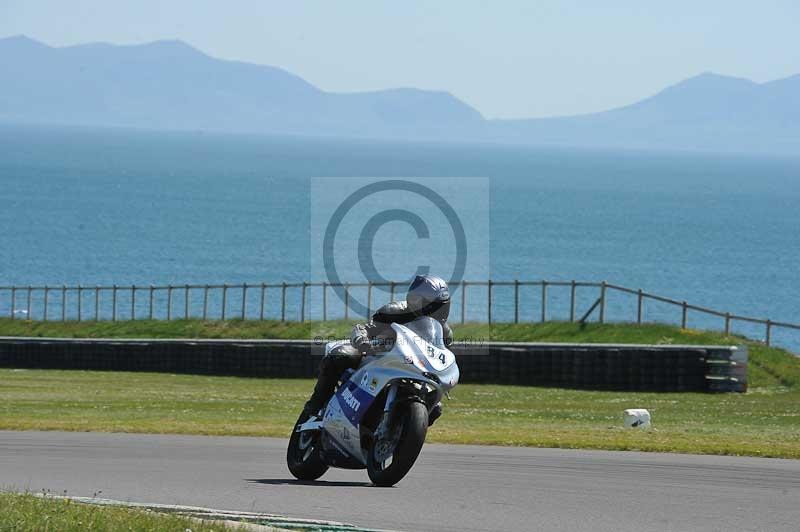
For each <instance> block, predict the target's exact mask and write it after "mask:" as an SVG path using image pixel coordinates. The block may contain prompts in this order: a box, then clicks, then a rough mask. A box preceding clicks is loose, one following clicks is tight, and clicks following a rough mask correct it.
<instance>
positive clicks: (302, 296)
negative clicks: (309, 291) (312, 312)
mask: <svg viewBox="0 0 800 532" xmlns="http://www.w3.org/2000/svg"><path fill="white" fill-rule="evenodd" d="M306 286H307V284H306V282H305V281H303V287H302V288H301V290H300V323H305V321H306Z"/></svg>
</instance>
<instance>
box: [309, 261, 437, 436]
mask: <svg viewBox="0 0 800 532" xmlns="http://www.w3.org/2000/svg"><path fill="white" fill-rule="evenodd" d="M449 314H450V290H449V289H448V287H447V283H446V282H445V281H444V280H443V279H442V278H440V277H436V276H435V275H417V276H416V277H415V278H414V280H413V281H412V282H411V285H410V286H409V287H408V292H407V293H406V300H405V301H392V302H390V303H387V304H386V305H384V306H382V307H381V308H379V309H378V310H377V311H376V312H375V314H373V315H372V320H370V322H369V323H357V324H356V325H355V326H353V332H352V334H351V335H350V344H349V345H347V344H344V345H340V346H338V347H336V348H335V349H333V350H331V352H330V353H328V354H327V355H325V357H323V359H322V362H320V365H319V377H318V378H317V385H316V386H315V387H314V393H313V394H312V395H311V398H310V399H309V400H308V402H307V403H306V406H305V408H304V409H303V412H304V414H305V416H309V417H310V416H313V415H316V414H318V413H319V411H320V410H321V409H322V408H323V407H324V406H325V404H326V403H327V402H328V400H330V398H331V396H332V395H333V392H334V391H335V389H336V384H337V383H338V381H339V377H340V376H341V375H342V373H344V371H345V370H346V369H348V368H353V369H356V368H358V366H359V364H360V363H361V358H362V357H363V356H365V355H368V354H374V353H376V352H380V351H381V350H387V349H391V346H392V345H393V343H394V340H395V338H396V334H395V332H394V329H392V327H391V324H392V323H408V322H410V321H413V320H415V319H416V318H418V317H420V316H430V317H432V318H434V319H436V320H438V321H439V322H440V323H441V324H442V329H443V331H444V338H443V340H444V344H445V346H446V347H449V346H450V345H451V344H452V343H453V331H452V329H450V326H449V325H448V324H447V317H448V315H449ZM440 415H441V406H440V405H436V407H435V408H434V409H433V411H432V412H431V415H430V420H429V423H431V424H432V423H433V422H434V421H435V420H436V418H438V417H439V416H440ZM305 416H304V417H305Z"/></svg>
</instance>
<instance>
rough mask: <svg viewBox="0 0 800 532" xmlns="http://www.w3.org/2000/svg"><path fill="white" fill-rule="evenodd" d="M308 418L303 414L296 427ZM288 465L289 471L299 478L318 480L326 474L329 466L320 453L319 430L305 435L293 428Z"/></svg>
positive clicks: (287, 455) (287, 454)
mask: <svg viewBox="0 0 800 532" xmlns="http://www.w3.org/2000/svg"><path fill="white" fill-rule="evenodd" d="M307 418H308V416H304V415H301V416H300V418H298V420H297V423H295V425H294V427H297V425H300V424H301V423H304V422H305V421H306V419H307ZM301 445H303V446H302V447H301ZM286 465H287V466H289V472H291V474H292V475H293V476H294V477H295V478H296V479H298V480H317V479H318V478H319V477H321V476H322V475H324V474H325V472H326V471H327V470H328V466H327V465H326V464H325V463H324V462H323V461H322V456H321V455H320V441H319V432H316V433H314V434H313V435H308V434H306V435H304V434H303V433H300V432H297V431H296V430H294V428H293V429H292V435H291V437H290V438H289V446H288V448H287V449H286Z"/></svg>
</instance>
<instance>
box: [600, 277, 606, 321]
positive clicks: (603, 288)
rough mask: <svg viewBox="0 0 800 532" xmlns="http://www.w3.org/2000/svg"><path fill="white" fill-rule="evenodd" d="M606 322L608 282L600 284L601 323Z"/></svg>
mask: <svg viewBox="0 0 800 532" xmlns="http://www.w3.org/2000/svg"><path fill="white" fill-rule="evenodd" d="M605 321H606V282H605V281H603V282H602V283H600V323H605Z"/></svg>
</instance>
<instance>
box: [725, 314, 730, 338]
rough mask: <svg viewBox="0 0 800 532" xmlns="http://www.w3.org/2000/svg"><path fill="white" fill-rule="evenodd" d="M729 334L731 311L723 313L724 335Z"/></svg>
mask: <svg viewBox="0 0 800 532" xmlns="http://www.w3.org/2000/svg"><path fill="white" fill-rule="evenodd" d="M730 335H731V313H730V312H726V313H725V336H730Z"/></svg>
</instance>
